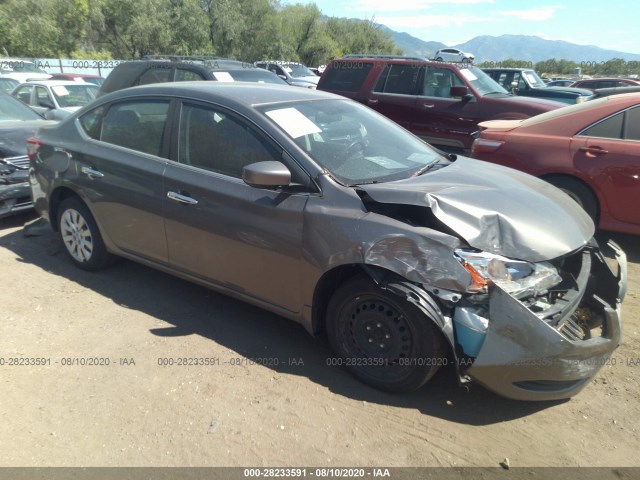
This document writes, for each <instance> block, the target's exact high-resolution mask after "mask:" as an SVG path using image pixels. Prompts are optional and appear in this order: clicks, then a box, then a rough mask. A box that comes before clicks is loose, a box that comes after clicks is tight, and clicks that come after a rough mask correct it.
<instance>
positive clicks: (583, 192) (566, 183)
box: [545, 177, 599, 225]
mask: <svg viewBox="0 0 640 480" xmlns="http://www.w3.org/2000/svg"><path fill="white" fill-rule="evenodd" d="M545 180H546V181H547V182H549V183H550V184H551V185H553V186H555V187H558V188H559V189H560V190H562V191H563V192H564V193H566V194H567V195H569V196H570V197H571V198H572V199H573V200H574V201H575V202H576V203H577V204H578V205H580V206H581V207H582V209H583V210H584V211H585V212H587V214H588V215H589V216H590V217H591V219H592V220H593V221H594V223H596V225H597V221H598V213H599V211H598V201H597V199H596V196H595V195H594V194H593V192H592V191H591V189H590V188H589V187H587V186H586V185H584V184H583V183H581V182H580V181H578V180H574V179H572V178H567V177H550V178H547V179H545Z"/></svg>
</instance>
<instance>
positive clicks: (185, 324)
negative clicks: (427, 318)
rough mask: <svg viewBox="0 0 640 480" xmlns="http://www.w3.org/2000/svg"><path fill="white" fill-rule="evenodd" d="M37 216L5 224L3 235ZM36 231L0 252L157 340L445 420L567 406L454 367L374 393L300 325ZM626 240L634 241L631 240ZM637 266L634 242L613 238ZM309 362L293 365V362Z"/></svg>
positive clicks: (6, 239)
mask: <svg viewBox="0 0 640 480" xmlns="http://www.w3.org/2000/svg"><path fill="white" fill-rule="evenodd" d="M34 219H35V217H33V216H26V217H25V216H20V217H14V218H12V219H10V220H8V219H5V220H4V221H3V223H2V224H0V234H2V232H3V231H6V230H8V229H10V228H15V227H18V226H19V225H20V224H21V223H23V222H25V221H30V220H31V221H33V220H34ZM37 225H38V224H36V227H31V232H32V233H33V234H34V235H35V236H25V234H24V230H23V229H20V230H16V231H15V232H11V233H8V234H5V235H3V236H1V237H0V248H6V249H9V250H11V251H12V252H14V253H15V254H16V257H17V261H19V262H26V263H29V264H33V265H36V266H38V267H40V268H42V269H44V270H46V271H47V272H49V273H50V274H52V275H56V276H60V277H63V278H65V279H69V280H72V281H74V282H77V283H78V284H80V285H82V286H84V287H86V288H89V289H91V290H93V291H95V292H97V293H99V294H101V295H103V296H105V297H107V298H109V299H111V300H112V301H113V302H114V303H115V304H117V305H119V306H121V307H124V308H128V309H133V310H137V311H142V312H144V313H145V314H148V315H150V316H152V317H155V318H157V319H159V320H162V321H165V322H167V323H169V324H171V325H172V326H171V327H168V328H160V329H152V330H150V334H152V335H159V336H185V335H201V336H203V337H206V338H209V339H211V340H213V341H214V342H216V343H218V344H220V345H223V346H225V347H227V348H229V349H231V350H233V351H235V352H237V353H238V354H240V355H243V356H245V357H248V358H264V357H271V358H278V359H279V365H277V366H269V368H272V369H273V370H274V371H277V372H281V373H288V374H293V375H301V376H305V377H307V378H309V379H310V380H311V381H313V382H316V383H318V384H320V385H323V386H325V387H327V388H329V389H330V390H331V391H332V392H334V393H336V394H339V395H343V396H345V397H348V398H352V399H356V400H360V401H367V402H370V403H377V404H385V405H392V406H396V407H402V408H411V409H417V410H419V411H420V412H422V413H424V414H427V415H431V416H435V417H439V418H442V419H445V420H448V421H452V422H458V423H463V424H470V425H486V424H493V423H498V422H504V421H506V420H510V419H514V418H519V417H523V416H527V415H530V414H532V413H534V412H537V411H540V410H543V409H546V408H548V407H550V406H553V405H557V404H558V403H562V402H517V401H511V400H507V399H504V398H502V397H499V396H497V395H495V394H493V393H491V392H489V391H487V390H485V389H483V388H482V387H481V386H479V385H473V386H472V388H471V390H470V391H467V390H465V389H464V388H461V387H459V386H458V384H457V381H456V379H455V372H454V369H453V367H452V366H448V367H446V368H444V369H441V370H440V371H439V372H438V374H437V375H436V376H435V377H434V378H433V379H432V380H431V381H430V382H429V384H428V385H426V386H425V387H424V388H422V389H421V390H420V391H418V392H414V393H411V394H402V395H394V394H387V393H384V392H380V391H377V390H375V389H372V388H369V387H367V386H365V385H363V384H361V383H359V382H358V381H356V380H355V379H354V378H353V377H351V376H350V375H349V374H348V373H347V372H346V371H345V370H343V369H342V368H340V367H334V366H329V365H328V363H330V362H329V360H330V358H331V356H332V355H331V352H330V350H329V348H328V347H327V345H326V342H325V341H324V340H323V339H315V338H313V337H311V336H309V335H308V333H307V332H306V331H305V330H304V329H303V328H302V327H301V326H299V325H297V324H295V323H294V322H290V321H288V320H286V319H284V318H282V317H279V316H277V315H274V314H271V313H269V312H267V311H264V310H261V309H259V308H255V307H252V306H250V305H248V304H245V303H243V302H240V301H237V300H234V299H232V298H230V297H227V296H224V295H220V294H217V293H215V292H213V291H211V290H208V289H206V288H203V287H200V286H197V285H194V284H191V283H189V282H186V281H183V280H180V279H178V278H175V277H172V276H170V275H167V274H164V273H161V272H158V271H156V270H153V269H150V268H147V267H144V266H141V265H138V264H136V263H133V262H129V261H125V260H122V261H119V262H117V263H116V264H115V265H113V266H112V267H110V268H108V269H107V270H104V271H101V272H99V273H89V272H84V271H81V270H78V269H77V268H75V267H74V266H73V265H72V264H71V262H70V260H69V259H68V258H67V256H66V254H65V253H64V251H63V246H62V245H61V244H60V242H59V240H58V239H57V237H56V236H54V235H53V233H52V232H51V231H50V230H49V228H48V226H47V225H45V228H40V227H38V226H37ZM626 237H629V238H626ZM614 239H615V240H616V241H617V242H618V243H620V244H621V245H623V246H624V247H626V248H628V249H629V248H630V247H631V249H630V251H629V258H630V260H632V261H638V258H639V250H640V249H639V247H638V243H639V242H637V239H635V238H634V237H631V236H617V235H616V236H614ZM291 358H295V359H302V360H303V362H304V365H291V366H290V365H288V359H291Z"/></svg>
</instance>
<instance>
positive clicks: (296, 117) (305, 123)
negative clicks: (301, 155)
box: [267, 108, 322, 138]
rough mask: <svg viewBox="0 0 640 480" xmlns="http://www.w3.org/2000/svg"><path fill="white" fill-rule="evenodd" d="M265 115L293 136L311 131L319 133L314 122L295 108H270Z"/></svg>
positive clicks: (307, 133) (296, 136)
mask: <svg viewBox="0 0 640 480" xmlns="http://www.w3.org/2000/svg"><path fill="white" fill-rule="evenodd" d="M267 116H268V117H269V118H271V119H273V121H274V122H276V123H277V124H278V125H280V127H281V128H282V129H283V130H284V131H285V132H287V133H288V134H289V135H291V136H292V137H293V138H298V137H302V136H303V135H309V134H311V133H320V132H321V131H322V129H320V128H319V127H318V126H317V125H316V124H315V123H313V122H312V121H311V120H309V119H308V118H307V117H305V116H304V115H303V114H302V113H300V112H299V111H298V110H296V109H295V108H281V109H280V110H271V111H270V112H267Z"/></svg>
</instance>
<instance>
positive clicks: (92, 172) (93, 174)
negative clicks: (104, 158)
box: [80, 167, 104, 180]
mask: <svg viewBox="0 0 640 480" xmlns="http://www.w3.org/2000/svg"><path fill="white" fill-rule="evenodd" d="M80 171H81V172H82V173H84V174H85V175H86V176H87V177H89V178H90V179H91V180H93V179H95V178H102V177H104V173H102V172H101V171H99V170H96V169H94V168H91V167H82V168H81V169H80Z"/></svg>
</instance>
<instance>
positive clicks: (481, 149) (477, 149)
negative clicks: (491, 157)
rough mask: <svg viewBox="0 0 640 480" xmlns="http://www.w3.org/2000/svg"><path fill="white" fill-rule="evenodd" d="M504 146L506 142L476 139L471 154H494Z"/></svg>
mask: <svg viewBox="0 0 640 480" xmlns="http://www.w3.org/2000/svg"><path fill="white" fill-rule="evenodd" d="M502 145H504V142H503V141H500V140H487V139H486V138H476V139H475V140H474V141H473V145H472V146H471V153H492V152H495V151H496V150H498V149H499V148H500V147H501V146H502Z"/></svg>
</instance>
